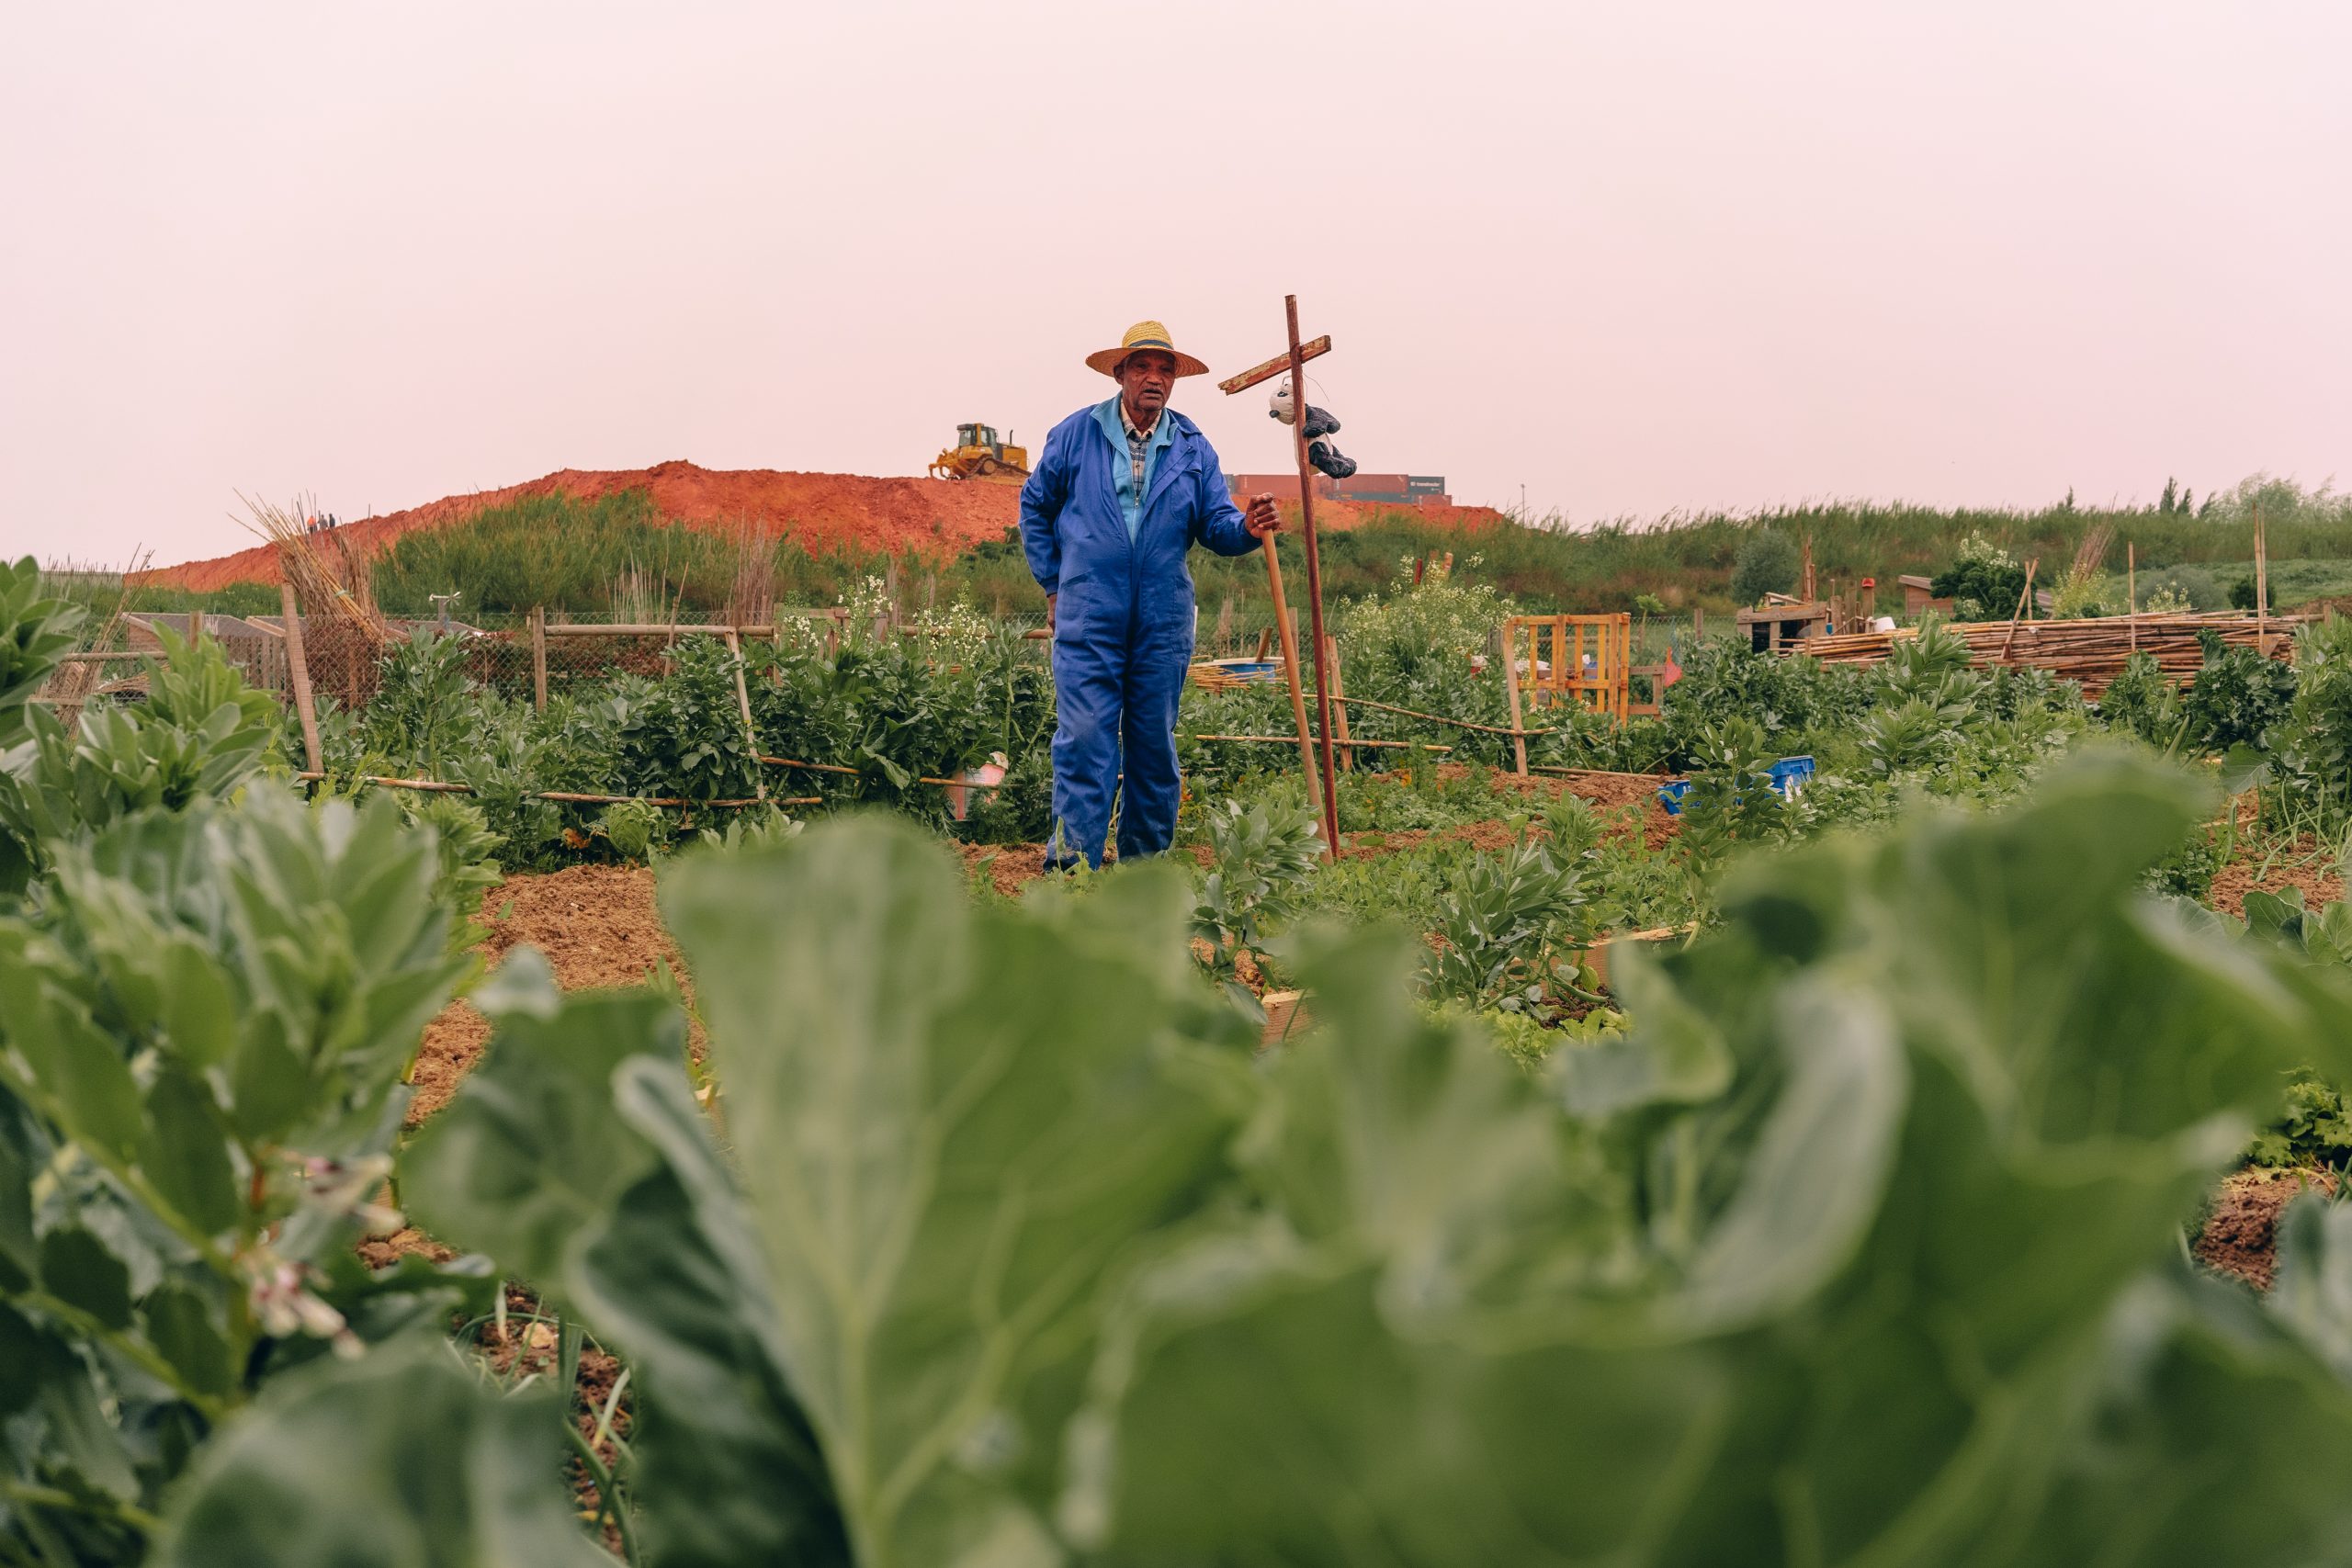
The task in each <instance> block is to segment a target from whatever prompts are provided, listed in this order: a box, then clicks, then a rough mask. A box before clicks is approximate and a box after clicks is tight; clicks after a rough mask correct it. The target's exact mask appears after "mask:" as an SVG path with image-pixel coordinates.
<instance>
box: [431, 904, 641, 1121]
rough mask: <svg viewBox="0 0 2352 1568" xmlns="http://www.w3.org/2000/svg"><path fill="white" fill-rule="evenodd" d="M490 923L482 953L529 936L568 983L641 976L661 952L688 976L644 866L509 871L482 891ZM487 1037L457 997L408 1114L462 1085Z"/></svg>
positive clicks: (493, 955) (435, 1027) (435, 1036)
mask: <svg viewBox="0 0 2352 1568" xmlns="http://www.w3.org/2000/svg"><path fill="white" fill-rule="evenodd" d="M481 920H482V922H483V923H484V924H485V925H487V926H488V927H489V928H490V931H489V934H488V935H487V936H485V937H484V938H483V939H482V942H481V953H482V954H483V955H484V956H485V957H486V958H488V959H489V961H490V962H491V963H492V964H493V965H495V964H497V963H498V962H499V961H500V960H502V959H503V958H504V957H505V956H506V954H507V953H508V952H509V951H510V950H511V949H514V948H516V947H520V946H524V945H526V944H527V945H529V946H532V947H536V948H537V949H538V950H539V951H540V952H542V953H546V954H547V955H548V964H551V965H552V966H553V967H554V969H555V977H556V983H557V984H558V985H560V986H561V987H563V988H564V989H565V990H567V991H587V990H596V989H599V988H601V987H611V986H636V985H641V984H643V983H644V981H645V980H646V979H647V978H648V977H649V976H651V975H652V974H653V972H654V965H655V964H656V963H657V962H662V961H667V962H668V964H670V967H671V969H672V970H673V972H675V973H676V974H678V975H679V976H680V977H681V979H683V978H684V965H683V964H680V963H679V960H678V950H677V947H676V946H675V944H673V942H671V941H670V933H669V932H667V931H663V930H662V917H661V916H660V915H659V914H658V913H657V912H656V911H655V909H654V908H653V873H652V872H651V871H650V870H648V869H646V868H645V867H643V866H617V865H581V866H572V867H571V868H569V869H567V870H563V871H559V872H556V873H554V874H550V875H546V876H511V877H508V878H507V879H506V880H505V881H504V882H503V883H501V884H500V885H499V886H496V887H493V888H492V889H490V890H489V891H488V892H486V893H484V894H483V895H482V899H481ZM489 1041H490V1021H489V1020H487V1019H485V1018H483V1017H482V1015H481V1014H480V1013H478V1012H476V1011H475V1010H473V1009H472V1008H471V1007H470V1006H469V1005H468V1004H466V1003H464V1002H452V1003H450V1004H449V1006H448V1007H447V1008H446V1009H444V1010H442V1012H441V1014H440V1016H439V1017H437V1018H435V1020H434V1021H432V1022H431V1023H429V1024H427V1025H426V1026H425V1029H424V1046H423V1047H422V1048H421V1049H420V1050H419V1051H418V1053H417V1058H416V1071H415V1073H414V1074H413V1077H412V1078H411V1081H412V1082H413V1083H414V1084H415V1086H416V1099H415V1100H413V1102H412V1103H411V1104H410V1106H409V1110H408V1124H409V1125H410V1126H412V1127H413V1126H415V1125H416V1124H417V1123H418V1122H423V1121H424V1119H425V1118H426V1117H428V1116H430V1115H432V1114H433V1113H434V1112H435V1111H438V1110H440V1109H441V1107H443V1106H444V1105H447V1103H448V1102H449V1097H450V1096H451V1095H452V1094H455V1093H456V1092H457V1089H458V1080H459V1079H461V1078H463V1077H465V1076H466V1073H467V1071H468V1070H469V1069H470V1068H471V1067H472V1066H473V1065H474V1063H475V1062H476V1061H477V1060H478V1059H479V1058H480V1057H481V1052H482V1047H483V1046H484V1045H485V1044H487V1043H489Z"/></svg>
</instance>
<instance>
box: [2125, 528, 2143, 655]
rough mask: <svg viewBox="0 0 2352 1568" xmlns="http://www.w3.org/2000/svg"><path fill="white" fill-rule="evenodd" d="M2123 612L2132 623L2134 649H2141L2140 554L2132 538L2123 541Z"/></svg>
mask: <svg viewBox="0 0 2352 1568" xmlns="http://www.w3.org/2000/svg"><path fill="white" fill-rule="evenodd" d="M2123 613H2124V615H2126V616H2127V617H2128V618H2129V619H2130V621H2131V651H2132V652H2134V653H2137V652H2139V651H2140V556H2139V551H2138V549H2137V547H2134V546H2133V545H2132V543H2131V540H2129V539H2126V540H2124V541H2123Z"/></svg>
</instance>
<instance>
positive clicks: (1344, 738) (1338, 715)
mask: <svg viewBox="0 0 2352 1568" xmlns="http://www.w3.org/2000/svg"><path fill="white" fill-rule="evenodd" d="M1323 657H1324V658H1326V659H1328V660H1330V661H1331V700H1332V701H1333V702H1335V703H1337V704H1339V706H1337V707H1335V708H1333V709H1332V710H1331V722H1332V723H1333V724H1335V725H1337V726H1339V728H1340V766H1341V767H1343V768H1345V769H1346V770H1347V771H1348V772H1350V773H1354V772H1355V771H1356V753H1355V748H1354V747H1353V746H1352V745H1351V744H1350V741H1351V735H1350V733H1349V730H1348V706H1347V704H1348V682H1347V677H1346V676H1344V675H1342V674H1341V673H1340V639H1339V638H1338V637H1325V638H1324V639H1323Z"/></svg>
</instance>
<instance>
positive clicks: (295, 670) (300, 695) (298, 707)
mask: <svg viewBox="0 0 2352 1568" xmlns="http://www.w3.org/2000/svg"><path fill="white" fill-rule="evenodd" d="M277 604H278V608H279V610H280V612H281V613H282V614H283V615H285V617H286V675H287V679H288V681H289V682H291V683H292V685H293V687H294V712H295V714H296V715H297V716H299V717H300V719H301V720H302V761H303V763H304V765H305V766H307V767H308V768H309V769H310V771H311V773H322V772H323V771H324V767H323V764H322V763H321V762H320V761H319V710H318V709H317V708H315V707H313V706H311V660H310V658H309V656H308V655H306V654H305V653H304V652H303V651H302V616H301V613H300V611H299V610H298V609H297V608H296V607H295V604H294V585H293V584H292V583H290V582H285V581H280V582H279V583H278V585H277Z"/></svg>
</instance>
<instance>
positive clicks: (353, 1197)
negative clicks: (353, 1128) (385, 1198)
mask: <svg viewBox="0 0 2352 1568" xmlns="http://www.w3.org/2000/svg"><path fill="white" fill-rule="evenodd" d="M289 1157H291V1158H292V1159H293V1161H294V1164H295V1166H296V1168H298V1169H300V1172H301V1174H302V1180H303V1184H304V1192H303V1201H304V1202H306V1203H313V1204H316V1205H317V1206H319V1207H320V1208H322V1209H326V1210H328V1211H330V1212H332V1213H338V1214H343V1215H345V1216H347V1217H349V1218H351V1219H355V1220H356V1221H358V1222H359V1224H360V1228H361V1229H362V1230H364V1231H365V1232H366V1233H367V1234H368V1235H383V1234H384V1233H385V1232H388V1231H396V1230H398V1229H400V1228H401V1212H400V1211H399V1210H398V1209H394V1208H391V1207H390V1206H388V1205H386V1204H383V1203H379V1202H377V1201H376V1194H377V1193H379V1192H380V1191H382V1190H383V1189H384V1182H385V1180H386V1179H388V1178H389V1177H390V1175H391V1173H392V1160H391V1156H390V1155H368V1156H365V1157H364V1158H360V1159H354V1160H339V1159H329V1158H327V1157H325V1156H322V1155H310V1156H289Z"/></svg>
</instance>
